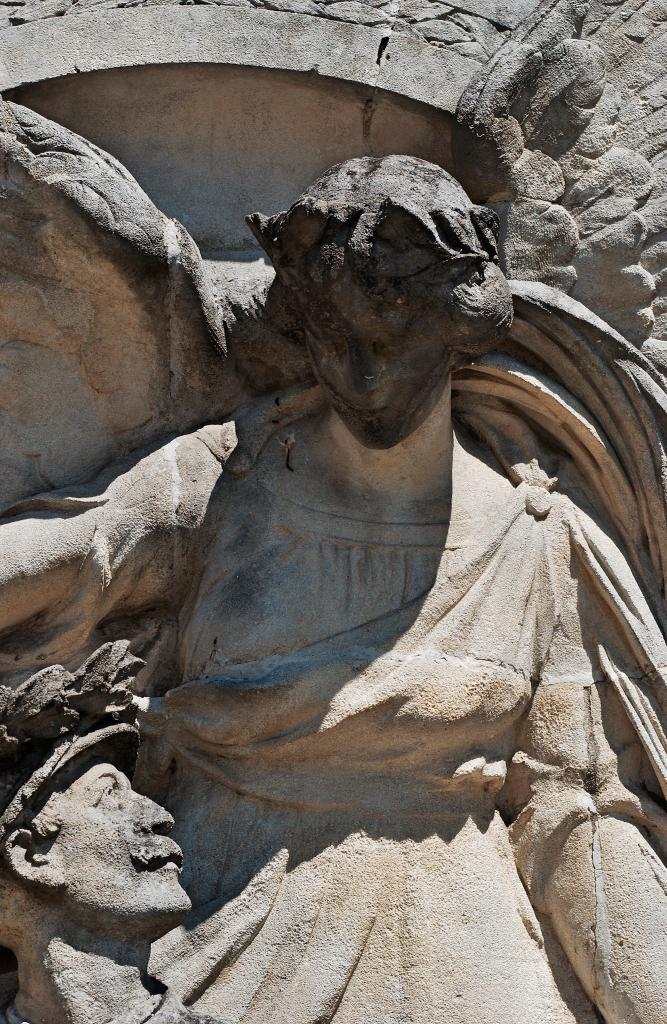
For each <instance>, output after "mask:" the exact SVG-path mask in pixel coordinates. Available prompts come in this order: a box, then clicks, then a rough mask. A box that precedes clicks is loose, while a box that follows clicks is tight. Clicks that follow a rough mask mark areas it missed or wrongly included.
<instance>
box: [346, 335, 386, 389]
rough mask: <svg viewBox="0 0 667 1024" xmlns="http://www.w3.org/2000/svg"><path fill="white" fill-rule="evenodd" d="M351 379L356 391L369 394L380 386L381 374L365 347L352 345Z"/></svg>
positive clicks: (350, 354) (350, 350) (350, 353)
mask: <svg viewBox="0 0 667 1024" xmlns="http://www.w3.org/2000/svg"><path fill="white" fill-rule="evenodd" d="M349 358H350V377H351V379H352V385H353V387H354V390H355V391H358V392H359V393H360V394H369V393H370V392H371V391H375V390H376V389H377V388H378V387H379V386H380V373H379V369H378V366H377V364H376V363H375V362H374V360H373V358H372V355H371V353H370V352H369V351H368V349H367V348H366V346H365V345H360V344H358V343H352V344H351V345H350V348H349Z"/></svg>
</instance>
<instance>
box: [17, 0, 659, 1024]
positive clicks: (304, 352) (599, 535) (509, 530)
mask: <svg viewBox="0 0 667 1024" xmlns="http://www.w3.org/2000/svg"><path fill="white" fill-rule="evenodd" d="M666 22H667V9H665V7H664V4H662V3H659V2H658V0H651V2H649V3H641V4H640V3H638V2H635V0H623V2H621V3H613V4H610V3H605V2H602V0H600V2H597V0H594V2H592V3H591V4H586V3H582V2H580V0H545V2H543V3H541V4H539V5H538V7H537V10H536V11H535V12H534V13H533V14H532V15H531V16H530V17H529V18H527V19H526V20H525V21H524V23H523V24H522V25H521V26H519V28H518V29H517V30H515V31H514V32H513V33H512V35H511V36H510V38H509V39H508V40H507V41H506V43H505V44H504V46H503V48H502V49H501V50H499V51H498V53H497V54H496V55H495V57H494V58H492V60H491V61H490V62H489V64H488V65H487V66H486V67H484V68H483V69H482V70H481V71H480V72H479V73H478V75H477V77H475V78H473V80H472V81H471V82H470V84H469V86H468V87H467V89H466V91H465V93H464V94H463V96H462V98H461V101H460V104H459V109H458V113H457V128H456V133H455V139H454V155H453V156H454V165H453V167H452V168H450V169H449V171H451V173H449V171H445V170H443V169H442V168H440V167H436V166H435V165H433V164H429V163H427V162H425V161H423V160H419V159H416V158H413V157H408V156H390V157H384V158H382V159H380V158H371V157H364V158H358V159H354V160H349V161H346V162H345V163H343V164H340V165H338V166H336V167H334V168H331V169H329V170H328V171H326V172H325V173H324V174H323V175H322V176H321V177H320V178H319V179H318V180H317V181H316V182H314V183H313V184H312V185H311V186H310V187H309V188H307V189H306V190H305V191H304V192H303V193H302V195H301V196H299V197H295V202H294V204H293V206H292V207H291V208H290V209H289V210H288V211H286V212H280V213H277V214H275V215H273V216H264V215H261V214H253V215H252V216H250V217H249V218H248V223H249V229H250V230H251V231H252V232H253V233H254V235H255V237H256V238H257V240H258V242H259V244H260V245H261V246H262V248H263V249H264V251H265V252H266V254H267V257H268V259H269V260H270V261H271V263H272V265H273V268H274V269H275V277H274V278H273V279H272V280H270V281H269V282H268V283H267V284H266V285H262V286H261V287H260V286H258V287H257V288H256V289H255V290H254V291H252V292H251V293H247V294H246V293H244V294H241V292H239V294H237V295H236V296H235V297H230V296H229V295H225V294H222V295H220V294H218V291H219V289H218V290H217V289H216V287H215V285H214V283H213V281H212V277H211V272H210V270H209V268H208V267H207V265H206V262H205V261H204V260H203V259H202V258H201V256H200V254H199V251H198V250H197V247H196V245H195V243H194V242H193V241H192V239H191V238H190V237H189V235H188V234H187V232H186V231H185V229H184V228H183V227H182V226H181V225H179V224H177V223H176V222H174V221H172V220H170V219H169V218H167V217H165V216H164V215H163V214H162V213H160V212H159V211H158V210H157V209H156V207H155V206H154V205H153V204H152V203H151V201H150V200H149V199H148V198H147V196H146V195H145V194H144V193H143V192H142V190H141V188H140V187H139V185H138V184H137V183H136V182H135V181H134V180H133V179H132V178H131V176H130V175H129V174H128V172H127V171H126V170H125V169H124V168H123V167H122V166H120V165H119V164H118V163H117V162H116V161H115V160H113V159H112V158H111V157H109V156H107V155H106V154H104V153H102V152H101V151H100V150H98V149H97V148H96V147H94V146H93V145H92V144H90V143H88V142H86V141H85V140H83V139H81V138H79V137H77V136H75V135H73V134H72V133H71V132H69V131H68V130H66V129H64V128H62V127H60V126H58V125H56V124H54V123H52V122H49V121H47V120H45V119H44V118H42V117H40V116H39V115H37V114H34V113H33V112H31V111H29V110H27V109H25V108H22V107H20V106H18V105H15V104H11V103H6V104H4V105H3V107H2V122H1V128H2V131H1V134H0V146H1V147H2V153H3V181H2V195H3V199H2V203H1V204H0V221H1V229H2V235H3V241H4V247H3V253H4V255H3V258H2V279H1V280H2V284H1V287H2V304H1V306H0V324H1V327H2V339H3V347H2V363H1V364H0V367H1V369H0V377H1V379H2V383H3V387H2V407H1V409H0V423H1V424H2V450H1V454H0V458H2V465H3V472H2V487H3V493H2V503H3V506H2V507H3V517H2V520H1V524H2V525H0V536H1V537H2V541H3V543H2V561H1V563H0V588H1V591H0V592H1V593H2V597H3V600H2V601H1V602H0V617H1V621H0V630H1V631H2V632H1V636H2V644H1V645H0V663H1V664H2V670H3V674H4V680H3V681H4V682H5V685H9V686H19V685H21V684H22V683H23V682H24V681H25V680H26V679H27V678H28V677H29V676H30V675H31V674H32V673H34V672H35V671H37V670H38V669H39V668H41V667H43V666H44V665H50V664H54V663H59V664H62V665H64V666H65V667H71V668H73V667H75V666H77V665H78V664H80V663H81V662H82V660H84V659H85V658H86V657H88V656H90V654H91V653H92V652H93V651H95V650H96V649H97V648H99V647H100V645H102V644H104V643H108V642H112V641H113V642H115V641H118V640H128V641H129V642H130V647H131V650H132V652H133V654H134V655H135V656H137V657H140V658H142V659H143V660H144V661H145V667H144V668H143V669H142V671H141V672H140V673H139V674H138V676H137V680H136V684H135V685H136V689H137V696H138V699H139V700H140V702H141V704H142V707H143V742H142V747H141V753H140V764H139V769H138V774H137V777H136V781H135V787H137V788H138V789H139V790H141V791H143V792H146V793H147V794H148V795H150V796H152V797H153V798H154V799H157V800H158V801H159V803H161V804H163V805H164V806H165V807H166V808H168V810H169V812H170V813H171V814H172V815H173V817H174V818H175V820H176V828H175V830H174V836H175V838H176V840H177V842H178V843H179V845H180V846H181V847H182V848H183V852H184V858H185V861H184V862H185V867H184V872H183V883H184V885H185V887H186V889H187V890H188V894H189V897H190V899H191V901H192V903H193V910H192V911H191V913H190V916H189V917H188V919H187V920H186V921H185V923H184V924H183V925H181V926H179V927H178V928H175V929H173V930H172V931H171V932H169V933H168V934H167V935H166V936H164V938H162V939H159V940H158V941H157V942H156V943H154V945H153V951H152V959H151V970H152V972H153V973H154V974H155V976H156V977H158V978H160V979H161V980H162V981H163V982H164V983H165V984H167V985H168V986H169V990H170V992H173V993H174V998H178V999H180V1000H182V1001H183V1003H184V1004H185V1005H188V1006H193V1007H195V1008H196V1009H197V1011H199V1012H201V1013H208V1014H212V1015H220V1016H221V1017H222V1018H223V1019H224V1020H226V1021H229V1022H235V1024H264V1022H266V1021H269V1020H270V1021H271V1022H272V1024H275V1022H280V1021H290V1022H292V1024H316V1022H317V1024H319V1022H324V1021H335V1022H336V1024H358V1022H359V1021H362V1020H363V1021H364V1022H367V1024H374V1022H377V1024H380V1022H381V1021H382V1022H386V1021H392V1022H393V1021H396V1022H398V1021H401V1022H403V1021H410V1022H415V1024H417V1022H419V1024H432V1022H435V1021H441V1020H447V1021H451V1022H454V1024H469V1022H472V1021H475V1022H476V1024H481V1022H484V1024H504V1022H505V1021H507V1022H510V1021H511V1022H517V1021H521V1022H524V1024H534V1022H536V1021H540V1022H542V1021H544V1022H547V1021H548V1022H549V1024H561V1022H563V1024H564V1022H577V1024H589V1022H590V1024H592V1022H594V1021H595V1020H599V1019H603V1020H605V1021H607V1022H608V1024H631V1022H637V1024H662V1022H663V1021H664V1019H665V1014H666V1012H667V1011H666V1005H665V994H664V978H665V973H666V971H667V946H666V944H665V941H664V936H665V934H666V932H667V899H666V895H665V894H666V893H667V871H666V868H665V854H666V848H665V840H666V836H667V810H666V805H665V801H666V800H667V736H666V734H665V721H666V716H667V690H666V689H665V684H666V681H667V677H666V675H665V673H666V671H667V607H666V605H665V586H666V582H667V491H666V487H667V484H666V480H667V472H666V470H667V463H666V459H665V444H666V440H667V378H666V377H665V375H664V372H665V369H667V360H666V359H665V355H664V353H665V351H667V348H666V345H665V343H666V342H667V334H666V331H667V319H666V317H667V306H665V298H664V291H663V289H664V286H665V281H667V278H666V277H665V276H664V274H665V271H664V266H665V265H666V264H665V258H666V257H667V223H666V221H665V216H666V214H665V210H666V209H667V205H666V201H665V200H666V185H667V179H666V177H665V169H664V168H665V158H664V153H665V142H664V139H665V138H666V137H667V136H666V135H665V131H664V123H665V122H664V114H663V109H664V104H665V95H666V89H667V70H666V63H665V53H666V52H667V51H666V49H665V42H664V34H663V27H664V25H665V23H666ZM453 175H455V176H453ZM2 938H3V937H2V935H0V942H2Z"/></svg>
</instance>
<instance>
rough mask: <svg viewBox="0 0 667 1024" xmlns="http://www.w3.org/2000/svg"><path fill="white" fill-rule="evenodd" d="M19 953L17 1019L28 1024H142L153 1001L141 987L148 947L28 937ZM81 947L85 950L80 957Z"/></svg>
mask: <svg viewBox="0 0 667 1024" xmlns="http://www.w3.org/2000/svg"><path fill="white" fill-rule="evenodd" d="M31 940H32V941H31V943H30V946H29V948H26V950H25V951H22V952H21V953H19V956H18V962H19V993H18V995H17V997H16V1002H15V1006H16V1010H17V1012H18V1014H19V1019H21V1020H25V1021H29V1022H30V1024H108V1022H109V1021H121V1020H122V1021H127V1022H128V1024H129V1022H130V1021H132V1022H134V1021H135V1020H136V1022H137V1024H140V1022H142V1021H144V1020H146V1018H148V1017H149V1016H150V1014H151V1013H152V1011H153V1008H154V1002H155V997H154V996H153V995H151V993H150V992H148V990H147V989H146V987H145V985H144V980H145V977H146V969H147V964H148V957H149V953H150V945H149V944H148V943H141V944H140V945H138V946H134V947H133V946H131V944H129V943H127V942H124V941H123V942H121V941H116V940H113V939H109V938H107V937H101V936H96V935H92V934H90V933H86V934H85V935H83V934H81V935H79V936H77V941H73V939H72V936H69V940H70V941H66V940H65V939H63V938H60V937H58V938H50V939H45V940H44V941H40V938H39V936H34V935H32V936H31ZM81 947H84V948H85V952H84V951H83V949H82V948H81Z"/></svg>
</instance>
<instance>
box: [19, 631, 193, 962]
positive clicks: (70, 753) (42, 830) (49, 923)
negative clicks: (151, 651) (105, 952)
mask: <svg viewBox="0 0 667 1024" xmlns="http://www.w3.org/2000/svg"><path fill="white" fill-rule="evenodd" d="M126 646H127V645H123V644H108V645H105V648H102V649H101V654H100V652H97V654H96V655H94V656H93V659H96V661H95V662H94V663H93V664H91V662H92V661H93V659H89V663H87V665H86V666H83V668H82V669H81V670H79V673H78V674H75V675H72V674H70V673H68V672H66V671H65V670H64V669H63V668H62V667H61V666H54V668H53V669H49V670H45V671H44V672H43V673H38V674H37V676H34V677H32V678H31V679H30V680H28V681H27V683H26V684H24V686H23V687H21V688H20V689H19V690H18V691H15V692H14V693H13V694H12V693H9V691H2V693H0V700H2V699H4V702H5V708H4V712H5V713H4V715H3V716H2V717H1V718H0V722H1V725H0V755H4V756H3V762H4V765H5V768H6V771H5V775H4V778H5V779H6V786H5V790H4V792H3V793H2V794H1V795H2V798H3V800H2V803H3V808H2V813H1V814H0V945H5V946H7V947H9V948H10V949H13V951H14V952H15V954H16V955H17V957H18V959H19V966H20V964H21V946H22V942H23V939H25V937H26V936H27V937H29V938H30V939H31V941H32V942H33V943H34V944H37V945H38V944H39V943H41V942H46V941H48V940H49V938H50V937H51V936H53V937H57V938H62V939H65V940H66V941H74V940H73V939H71V937H72V936H77V935H84V934H88V935H90V936H94V937H95V938H96V939H106V938H108V939H121V940H123V941H124V942H127V943H128V944H130V945H131V944H133V943H134V944H142V943H150V942H152V941H154V940H155V939H157V938H159V937H160V936H162V935H163V934H165V932H167V931H168V930H169V929H170V928H172V927H174V926H175V925H177V924H179V923H180V921H181V920H182V919H183V917H184V916H185V915H186V913H187V912H188V910H189V908H190V902H189V900H188V897H187V895H186V893H185V891H184V890H183V889H182V887H181V885H180V881H179V873H180V864H181V851H180V849H179V847H178V846H177V845H176V843H174V842H173V841H172V840H171V839H169V838H168V833H169V832H170V831H171V828H172V826H173V819H172V818H171V816H170V815H169V814H168V813H167V812H166V811H164V810H163V809H162V808H161V807H159V806H158V805H157V804H155V803H153V801H152V800H149V799H147V798H146V797H144V796H141V795H140V794H139V793H137V792H135V791H134V790H133V788H132V784H131V782H130V779H131V776H132V774H133V770H134V763H135V760H136V754H137V745H138V733H137V729H136V725H135V724H134V716H135V712H134V708H133V706H132V704H131V694H130V692H129V689H128V688H127V686H126V685H125V680H124V679H123V678H122V677H123V676H124V675H125V677H127V672H128V670H131V668H132V663H134V664H136V660H135V659H133V658H130V657H128V656H127V655H126ZM114 648H115V649H116V650H115V652H114ZM118 648H120V649H121V650H120V651H119V650H118ZM114 675H115V681H114V682H113V685H112V686H111V687H110V686H109V679H110V678H112V679H113V678H114ZM8 693H9V696H7V695H8ZM1 710H2V708H0V711H1ZM3 719H4V721H3Z"/></svg>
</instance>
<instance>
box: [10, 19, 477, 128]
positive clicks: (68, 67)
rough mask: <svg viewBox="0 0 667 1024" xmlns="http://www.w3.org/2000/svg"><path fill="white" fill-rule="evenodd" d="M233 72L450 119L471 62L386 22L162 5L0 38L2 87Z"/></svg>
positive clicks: (37, 26) (43, 24)
mask: <svg viewBox="0 0 667 1024" xmlns="http://www.w3.org/2000/svg"><path fill="white" fill-rule="evenodd" d="M191 63H197V64H202V63H204V64H231V65H236V66H251V67H258V68H268V69H274V70H286V71H299V72H305V73H308V74H312V75H318V76H326V77H328V78H333V79H340V80H343V81H348V82H354V83H357V84H360V85H366V86H371V87H372V88H379V89H383V90H386V91H389V92H393V93H397V94H399V95H401V96H405V97H408V98H410V99H414V100H418V101H419V102H422V103H427V104H429V105H431V106H434V107H436V108H437V109H440V110H446V111H449V112H453V111H454V110H455V109H456V104H457V102H458V99H459V97H460V95H461V92H462V91H463V89H464V88H465V86H466V84H467V82H468V81H469V79H470V77H471V76H472V74H473V73H474V72H475V70H476V69H477V67H478V64H477V63H476V62H475V61H473V60H471V59H470V58H467V57H465V56H463V55H461V54H459V53H457V52H455V51H453V50H449V49H447V50H444V49H439V48H437V47H434V46H431V45H430V44H429V43H427V42H425V41H423V40H422V39H420V38H417V37H416V36H414V35H410V34H408V33H392V31H391V24H388V25H387V24H385V25H378V26H368V25H358V24H353V23H351V22H343V21H333V20H328V19H326V18H316V17H312V16H310V15H301V14H291V13H283V12H278V11H271V10H257V9H250V10H248V9H243V8H223V9H221V8H218V7H215V8H212V7H208V6H202V7H166V8H165V7H162V6H156V7H151V8H142V9H129V10H110V11H109V10H105V11H102V12H95V13H86V14H80V15H77V16H76V17H68V18H48V19H45V20H42V21H35V22H30V23H28V24H25V25H19V26H16V27H13V28H8V29H5V30H4V31H2V32H0V89H1V90H3V91H5V90H8V89H13V88H16V87H19V86H24V85H28V84H33V83H36V82H40V81H44V80H48V79H53V78H61V77H63V76H67V75H75V74H80V73H83V72H90V71H101V70H110V69H114V68H128V67H139V66H146V65H156V64H191Z"/></svg>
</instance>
